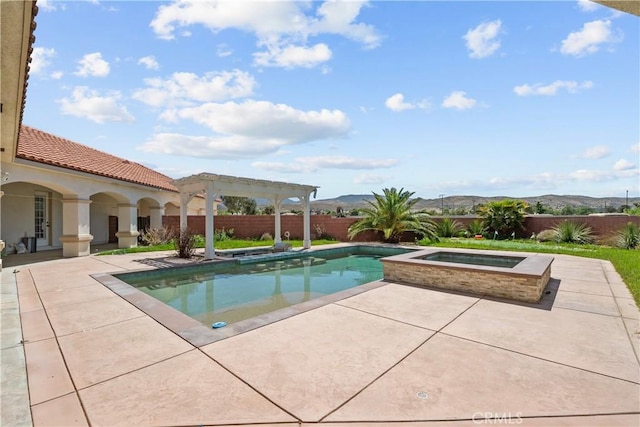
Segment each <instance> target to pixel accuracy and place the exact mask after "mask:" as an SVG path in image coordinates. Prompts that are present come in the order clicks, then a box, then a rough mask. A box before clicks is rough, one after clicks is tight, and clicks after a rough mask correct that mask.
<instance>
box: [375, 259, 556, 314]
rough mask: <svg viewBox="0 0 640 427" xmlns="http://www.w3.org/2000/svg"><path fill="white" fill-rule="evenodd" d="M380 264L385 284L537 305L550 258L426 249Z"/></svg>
mask: <svg viewBox="0 0 640 427" xmlns="http://www.w3.org/2000/svg"><path fill="white" fill-rule="evenodd" d="M380 261H382V264H383V269H384V279H385V280H388V281H392V282H403V283H409V284H412V285H421V286H428V287H433V288H440V289H449V290H454V291H462V292H469V293H473V294H478V295H488V296H493V297H498V298H508V299H513V300H517V301H525V302H538V301H539V300H540V297H541V296H542V292H543V291H544V288H545V287H546V286H547V283H548V282H549V278H550V276H551V263H552V262H553V257H551V256H547V255H539V254H520V253H518V254H514V253H512V252H499V251H480V250H472V249H449V248H447V249H444V248H430V249H425V250H421V251H415V252H410V253H407V254H402V255H396V256H391V257H387V258H382V259H381V260H380Z"/></svg>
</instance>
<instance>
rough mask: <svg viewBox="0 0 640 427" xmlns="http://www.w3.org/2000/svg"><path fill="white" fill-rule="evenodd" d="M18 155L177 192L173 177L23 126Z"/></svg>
mask: <svg viewBox="0 0 640 427" xmlns="http://www.w3.org/2000/svg"><path fill="white" fill-rule="evenodd" d="M16 158H20V159H25V160H31V161H34V162H38V163H44V164H47V165H53V166H58V167H61V168H65V169H71V170H75V171H80V172H86V173H90V174H92V175H99V176H104V177H108V178H113V179H117V180H120V181H126V182H133V183H136V184H142V185H146V186H149V187H154V188H160V189H163V190H168V191H173V192H177V191H178V190H177V188H176V187H174V186H173V185H171V181H172V179H173V178H170V177H168V176H166V175H163V174H161V173H159V172H156V171H154V170H152V169H149V168H147V167H145V166H142V165H141V164H139V163H135V162H132V161H129V160H126V159H123V158H120V157H116V156H113V155H111V154H107V153H105V152H102V151H98V150H96V149H93V148H91V147H87V146H86V145H82V144H78V143H77V142H73V141H70V140H68V139H65V138H61V137H59V136H56V135H52V134H50V133H46V132H43V131H41V130H38V129H34V128H32V127H29V126H25V125H22V126H21V127H20V135H19V137H18V148H17V150H16Z"/></svg>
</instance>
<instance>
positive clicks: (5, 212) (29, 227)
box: [0, 182, 62, 247]
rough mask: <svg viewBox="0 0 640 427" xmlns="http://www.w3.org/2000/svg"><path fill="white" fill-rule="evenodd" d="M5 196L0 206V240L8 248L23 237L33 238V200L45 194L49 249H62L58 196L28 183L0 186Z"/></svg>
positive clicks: (53, 192)
mask: <svg viewBox="0 0 640 427" xmlns="http://www.w3.org/2000/svg"><path fill="white" fill-rule="evenodd" d="M2 191H4V196H2V199H0V203H1V204H2V219H1V223H0V236H1V238H2V240H4V242H5V243H6V244H7V245H14V244H16V243H17V242H19V241H20V239H21V238H22V237H25V236H28V237H31V236H33V235H34V234H35V226H34V196H35V193H36V191H39V192H44V193H47V194H48V198H49V209H48V219H49V233H50V244H51V247H61V246H62V244H61V243H60V240H59V239H60V236H61V234H62V224H61V222H60V218H61V217H62V202H61V194H60V193H57V192H55V191H51V190H50V189H49V188H46V187H42V186H39V185H33V184H28V183H22V182H18V183H11V184H6V185H3V186H2Z"/></svg>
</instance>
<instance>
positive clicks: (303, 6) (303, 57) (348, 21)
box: [150, 0, 381, 68]
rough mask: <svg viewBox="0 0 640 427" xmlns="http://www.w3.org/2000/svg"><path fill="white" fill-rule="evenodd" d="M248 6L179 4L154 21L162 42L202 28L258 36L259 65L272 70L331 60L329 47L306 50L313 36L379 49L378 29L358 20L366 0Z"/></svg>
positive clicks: (164, 8)
mask: <svg viewBox="0 0 640 427" xmlns="http://www.w3.org/2000/svg"><path fill="white" fill-rule="evenodd" d="M316 4H318V3H308V2H298V1H292V0H288V1H284V0H283V1H275V2H267V1H264V2H244V1H207V2H202V1H191V0H177V1H174V2H173V3H171V4H169V5H163V6H160V7H159V8H158V11H157V12H156V16H155V18H154V19H153V21H152V22H151V24H150V25H151V27H152V29H153V31H154V32H155V33H156V35H157V36H158V37H159V38H162V39H168V40H169V39H173V38H175V37H176V35H175V33H176V30H178V29H186V28H187V27H189V26H192V25H203V26H205V27H207V28H209V29H210V30H211V31H213V32H219V31H223V30H225V29H231V28H234V29H238V30H242V31H246V32H249V33H253V34H255V36H256V38H257V45H258V47H261V48H265V49H266V50H263V51H261V52H257V53H255V54H254V60H255V63H256V65H259V66H269V67H285V68H291V67H296V66H300V67H307V68H310V67H314V66H316V65H318V64H321V63H323V62H326V61H328V60H329V59H331V50H330V48H329V47H328V46H327V45H325V44H322V43H320V44H316V45H313V46H307V41H308V39H309V37H313V36H316V35H319V34H335V35H340V36H343V37H346V38H349V39H351V40H354V41H356V42H358V43H361V44H362V45H363V46H364V47H366V48H374V47H376V46H378V45H379V43H380V40H381V36H380V35H378V33H377V32H376V30H375V28H374V27H372V26H371V25H367V24H364V23H361V22H357V18H358V15H359V14H360V10H361V9H362V8H363V7H364V6H366V5H367V4H368V2H367V1H362V0H356V1H339V2H338V1H325V2H323V3H321V4H320V5H319V6H318V7H317V8H316V9H315V14H314V13H313V12H314V6H315V5H316Z"/></svg>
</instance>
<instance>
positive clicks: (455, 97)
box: [442, 91, 478, 110]
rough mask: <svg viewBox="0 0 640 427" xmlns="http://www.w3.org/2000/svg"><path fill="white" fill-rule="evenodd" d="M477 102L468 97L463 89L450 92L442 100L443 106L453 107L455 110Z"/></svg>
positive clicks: (472, 105) (464, 108) (463, 108)
mask: <svg viewBox="0 0 640 427" xmlns="http://www.w3.org/2000/svg"><path fill="white" fill-rule="evenodd" d="M477 104H478V102H477V101H476V100H475V99H473V98H468V97H467V93H466V92H464V91H454V92H451V94H449V96H447V97H445V98H444V100H443V101H442V106H443V107H444V108H454V109H456V110H468V109H469V108H473V107H475V106H476V105H477Z"/></svg>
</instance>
